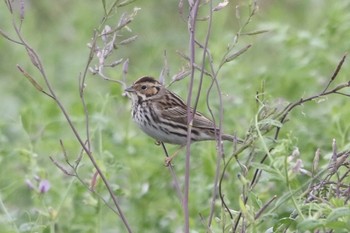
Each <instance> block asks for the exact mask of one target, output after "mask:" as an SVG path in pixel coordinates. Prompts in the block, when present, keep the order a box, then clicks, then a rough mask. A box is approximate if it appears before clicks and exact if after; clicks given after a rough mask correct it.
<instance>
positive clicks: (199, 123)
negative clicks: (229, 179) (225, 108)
mask: <svg viewBox="0 0 350 233" xmlns="http://www.w3.org/2000/svg"><path fill="white" fill-rule="evenodd" d="M125 91H126V92H128V93H129V97H130V98H131V100H132V112H131V115H132V118H133V120H134V121H135V122H136V124H137V125H138V126H139V127H140V128H141V130H142V131H143V132H145V133H146V134H147V135H149V136H151V137H152V138H154V139H155V140H157V141H158V142H163V143H170V144H177V145H180V146H181V147H180V148H182V147H183V146H185V145H186V143H187V128H188V126H187V105H186V104H185V103H184V101H183V100H182V99H181V98H180V97H179V96H177V95H176V94H174V93H173V92H171V91H169V90H168V89H166V88H165V86H164V85H162V84H161V83H160V82H158V81H157V80H155V79H154V78H152V77H148V76H145V77H141V78H139V79H138V80H136V81H135V82H134V84H132V85H131V86H130V87H128V88H126V89H125ZM191 111H193V109H192V108H191ZM215 134H217V135H218V134H219V129H218V128H215V126H214V123H213V122H212V121H211V120H209V119H208V118H206V117H205V116H203V115H202V114H201V113H199V112H197V111H196V112H195V114H194V117H193V122H192V130H191V141H192V142H196V141H205V140H216V137H215ZM221 139H222V140H226V141H231V142H237V143H241V142H242V141H241V140H239V139H237V138H236V137H234V136H231V135H228V134H222V137H221ZM178 151H179V150H178ZM178 151H177V152H178ZM177 152H176V153H175V154H174V155H172V156H170V157H168V158H166V161H165V163H166V166H169V165H170V164H171V160H172V159H173V158H174V157H175V156H176V154H177Z"/></svg>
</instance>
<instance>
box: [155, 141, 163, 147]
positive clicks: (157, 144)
mask: <svg viewBox="0 0 350 233" xmlns="http://www.w3.org/2000/svg"><path fill="white" fill-rule="evenodd" d="M154 144H155V145H156V146H160V144H162V142H161V141H155V142H154Z"/></svg>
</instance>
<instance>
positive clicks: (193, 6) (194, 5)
mask: <svg viewBox="0 0 350 233" xmlns="http://www.w3.org/2000/svg"><path fill="white" fill-rule="evenodd" d="M198 6H199V0H195V1H191V0H189V8H190V13H189V18H188V30H189V34H190V40H189V50H190V63H191V64H190V65H191V77H190V84H189V88H188V96H187V125H188V129H187V144H186V167H185V187H184V197H183V202H182V207H183V211H184V232H185V233H189V232H190V221H189V220H190V219H189V213H188V194H189V186H190V182H189V181H190V157H191V131H192V120H193V116H194V111H192V112H191V102H192V101H191V100H192V89H193V80H194V71H195V66H194V65H195V28H196V18H197V12H198Z"/></svg>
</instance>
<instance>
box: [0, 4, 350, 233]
mask: <svg viewBox="0 0 350 233" xmlns="http://www.w3.org/2000/svg"><path fill="white" fill-rule="evenodd" d="M110 3H111V1H110V2H109V1H107V5H108V4H110ZM215 3H218V1H217V2H215ZM258 5H259V11H258V12H257V14H256V15H255V16H254V17H253V19H252V21H251V22H250V23H249V25H248V27H247V28H246V29H245V30H244V32H253V31H258V30H268V32H267V33H264V34H260V35H254V36H241V37H240V38H239V42H238V44H237V51H238V50H239V49H240V48H243V47H244V46H246V45H248V44H252V45H253V46H252V48H250V49H249V50H248V51H247V52H246V53H244V54H243V55H242V56H240V57H239V58H238V59H236V60H234V61H232V62H231V63H229V64H227V65H225V66H224V68H223V69H222V71H221V73H220V75H219V79H220V84H221V86H222V91H223V93H224V98H223V101H224V109H225V116H224V128H225V131H226V132H228V133H232V132H234V131H235V132H236V133H237V134H238V135H239V136H240V137H243V136H244V135H245V133H246V131H247V129H248V127H249V126H250V124H251V123H252V121H253V119H254V116H255V114H256V111H257V105H256V101H255V94H256V91H257V90H260V86H261V84H262V82H265V96H266V98H267V100H268V101H269V102H270V103H271V104H272V105H275V104H280V103H282V104H284V105H285V103H288V102H291V101H295V100H297V99H300V98H301V97H308V96H310V95H314V94H316V93H319V92H320V91H321V90H323V88H324V87H325V85H326V84H327V82H328V81H329V78H330V76H331V74H332V72H333V71H334V69H335V67H336V65H337V63H338V62H339V60H340V58H341V57H342V55H343V54H344V53H346V52H348V51H349V38H350V1H349V0H343V1H326V0H318V1H305V0H290V1H277V0H275V1H273V0H265V1H258ZM177 6H178V2H177V1H135V2H134V3H132V4H131V5H128V6H126V7H123V8H120V9H118V11H117V12H116V13H115V14H116V17H112V19H111V20H109V21H107V24H110V25H116V24H117V21H116V19H118V17H119V16H120V15H121V14H122V13H123V12H132V11H133V8H134V7H139V8H141V10H139V11H138V14H137V15H136V17H135V19H134V21H133V22H132V23H131V24H130V25H129V28H130V29H131V31H126V30H125V31H123V34H121V35H120V36H121V38H124V39H125V38H127V37H129V36H131V35H137V36H138V39H137V40H136V41H135V42H133V43H131V44H129V45H127V46H123V47H120V48H118V49H117V50H116V52H115V54H114V55H115V56H116V57H115V60H117V59H118V58H128V59H129V67H128V74H127V83H128V84H131V83H132V82H133V81H134V80H135V79H137V78H138V77H140V76H143V75H152V76H155V77H158V76H159V74H160V72H161V69H162V67H163V64H164V61H163V60H164V58H163V54H164V51H166V52H167V58H168V63H169V69H170V76H172V75H174V74H176V73H177V72H179V71H180V70H181V68H182V67H183V66H184V65H185V64H186V63H185V61H184V60H183V59H182V58H181V57H180V56H179V55H178V54H177V51H183V52H184V53H188V52H187V51H188V38H189V35H188V33H187V24H186V22H185V21H183V20H182V19H181V17H180V16H179V13H178V8H177ZM236 6H239V8H238V9H239V11H240V19H237V13H236V11H237V7H236ZM247 12H248V7H247V5H246V1H231V2H230V3H229V5H228V7H226V8H224V9H223V10H221V11H219V12H215V14H214V21H213V31H212V36H211V38H210V44H209V48H210V50H211V52H212V55H213V58H214V63H215V65H218V63H219V61H220V59H221V57H222V54H223V53H224V52H225V49H226V47H227V45H228V44H229V43H231V41H232V38H233V37H234V35H235V33H236V32H237V30H238V29H239V27H240V23H243V22H244V21H245V20H246V19H247ZM17 15H18V14H17ZM202 15H203V16H205V14H204V13H203V14H202ZM184 16H185V17H186V13H184ZM102 17H103V7H102V3H101V2H99V1H91V0H90V1H82V0H78V1H67V0H62V1H25V15H24V21H23V25H22V31H23V35H24V37H25V40H26V41H27V42H28V43H29V44H30V45H31V46H32V47H33V48H34V49H35V50H36V51H37V52H38V54H39V55H40V57H41V59H42V61H43V65H44V67H45V69H46V73H47V76H48V77H49V79H50V81H51V82H52V85H53V87H54V89H55V90H56V91H57V95H58V97H59V98H61V100H62V102H63V104H64V106H65V107H66V109H67V111H68V112H69V114H70V115H71V117H72V119H73V121H74V124H75V125H76V126H77V127H78V129H79V130H80V132H81V133H82V134H83V135H84V126H85V122H84V120H85V118H84V114H83V109H82V106H81V102H80V98H79V89H78V77H79V74H80V73H81V72H83V69H84V67H85V65H86V62H87V57H88V54H89V49H88V48H87V46H86V45H87V43H89V42H90V39H91V37H92V35H93V30H94V28H96V27H97V26H98V25H99V24H100V22H101V19H102ZM198 24H199V26H198V30H199V32H198V37H199V40H202V41H203V35H204V31H201V30H203V29H204V28H205V25H204V22H199V23H198ZM0 29H1V30H2V31H4V32H6V33H7V34H8V35H10V36H11V37H14V38H15V32H14V30H13V28H12V16H11V15H10V14H9V13H8V11H7V8H6V6H5V4H4V2H2V3H1V7H0ZM0 60H1V62H0V70H1V78H0V99H1V104H0V112H1V114H0V144H1V147H0V168H1V169H0V198H1V205H2V208H1V210H2V211H1V212H0V214H1V216H0V217H1V219H0V228H1V229H2V230H1V232H16V231H17V232H54V231H56V232H124V227H123V225H122V223H121V222H120V221H119V220H118V217H117V216H116V215H115V214H113V212H111V211H110V210H109V209H108V208H106V206H105V205H104V203H102V202H101V201H99V199H98V198H97V197H95V196H94V195H92V194H91V193H90V192H89V191H88V190H87V189H86V187H84V186H82V185H81V184H80V183H79V182H77V180H76V179H74V178H71V177H68V176H66V175H64V174H63V173H62V172H61V171H60V170H59V169H58V168H57V167H56V166H55V165H54V164H53V163H52V162H51V161H50V159H49V156H53V157H54V158H55V159H56V160H58V161H60V162H61V161H62V164H63V166H65V163H64V158H63V155H62V150H61V148H60V144H59V140H60V139H61V140H62V141H63V142H64V145H65V148H66V150H67V154H68V156H69V158H70V159H71V161H74V159H76V157H77V156H78V155H79V153H80V147H79V144H78V143H77V141H76V140H75V138H74V136H73V134H72V132H71V130H70V129H69V127H68V124H67V122H66V120H65V119H64V117H63V115H62V114H61V112H60V111H59V109H58V108H57V106H56V105H55V104H54V102H53V101H52V100H51V99H49V98H47V97H46V96H44V95H42V94H40V93H39V92H37V91H36V90H35V89H34V88H33V87H32V86H31V84H30V83H29V82H28V80H27V79H26V78H24V77H23V75H22V74H21V73H20V72H19V71H18V70H17V68H16V64H19V65H21V66H22V67H23V68H24V69H25V70H27V71H28V72H29V73H31V74H32V76H33V77H34V78H35V79H36V80H37V81H38V83H40V84H41V85H43V86H44V82H43V80H42V79H41V78H40V75H39V73H38V72H37V71H36V70H35V69H34V68H33V67H32V65H31V62H30V59H29V58H28V57H27V55H26V52H25V50H24V49H23V48H22V47H20V46H19V45H16V44H14V43H10V42H9V41H7V40H5V39H4V38H1V39H0ZM93 63H94V64H96V61H94V62H93ZM348 64H349V62H348V61H346V62H345V64H344V66H343V69H342V70H341V73H340V74H339V76H338V78H337V80H336V81H335V83H341V82H345V81H347V80H349V77H350V75H349V74H350V68H349V65H348ZM107 74H108V76H109V77H111V78H112V79H121V77H122V67H121V66H118V67H115V68H113V69H110V70H109V71H108V73H107ZM170 81H171V80H170V79H167V80H166V82H167V83H169V82H170ZM208 84H209V82H208V81H206V82H205V84H204V87H205V88H207V87H208ZM86 85H87V86H86V92H85V94H86V102H87V106H88V108H89V114H90V117H91V118H90V120H91V122H90V127H91V133H92V144H93V148H94V155H95V157H96V159H97V160H98V163H99V164H100V166H101V167H102V169H103V170H104V172H105V173H106V175H107V178H108V180H109V181H110V182H111V184H112V186H113V188H114V189H115V192H116V193H117V196H118V199H119V201H120V205H121V207H122V209H123V210H124V212H125V214H126V216H127V218H128V220H129V222H130V224H131V226H132V229H133V230H134V231H135V232H181V229H182V224H183V217H182V209H181V203H180V202H179V201H178V199H177V196H176V192H175V191H174V189H173V183H172V178H171V175H170V173H169V171H168V169H166V168H165V167H164V166H163V160H164V155H163V152H162V149H161V147H158V146H156V145H154V141H153V140H152V139H151V138H149V137H147V136H145V135H144V134H143V133H141V132H140V130H139V129H138V128H137V127H136V126H135V125H134V124H133V122H132V121H131V118H130V102H129V100H128V99H127V98H125V97H123V96H122V93H123V90H122V87H121V86H120V85H118V84H115V83H112V82H107V81H104V80H102V79H101V78H99V77H97V76H93V75H91V74H89V75H88V77H87V81H86ZM171 89H172V90H173V91H174V92H176V93H178V94H179V95H180V96H182V97H183V98H185V97H186V94H187V81H186V80H184V81H181V82H177V83H175V84H173V85H172V86H171ZM348 93H349V92H348ZM203 96H204V95H203ZM214 96H215V95H214ZM212 103H213V108H214V112H215V113H216V114H218V111H217V110H218V109H217V103H218V102H217V100H216V99H214V100H213V101H212ZM199 110H200V111H202V112H203V113H205V114H206V115H209V114H208V111H207V110H206V104H205V98H204V97H203V98H201V100H200V105H199ZM216 116H217V115H216ZM348 119H350V101H349V98H346V97H344V96H340V95H337V96H330V97H328V98H323V99H322V101H314V102H312V103H308V104H305V105H303V106H301V107H298V108H297V109H295V111H293V113H292V114H291V116H290V121H289V122H288V123H287V124H286V125H285V126H284V127H283V130H282V135H281V139H288V140H291V144H293V146H297V147H298V148H299V150H300V152H301V156H302V159H303V161H304V163H305V166H306V168H308V169H309V168H310V163H311V162H312V158H313V154H314V152H315V150H316V149H317V148H321V151H322V153H323V155H325V154H327V153H328V152H329V151H330V150H331V144H332V139H333V138H335V139H336V140H337V143H338V147H339V148H345V147H347V146H348V141H349V138H350V135H349V123H348V122H349V120H348ZM226 147H227V151H229V150H230V147H229V146H226ZM175 148H176V147H175V146H169V150H170V151H173V150H175ZM228 153H229V152H228ZM184 154H185V152H184V151H183V152H182V153H180V155H179V156H178V157H177V158H176V159H175V164H176V166H175V170H176V171H177V174H178V177H179V179H180V181H181V183H182V181H183V177H184V157H185V155H184ZM288 155H289V154H285V155H284V156H288ZM215 156H216V154H215V143H213V142H204V143H198V144H194V145H193V146H192V169H191V185H190V215H191V226H192V228H193V229H194V230H193V232H204V230H205V229H206V228H205V226H204V225H203V224H202V223H201V221H200V218H199V213H201V214H202V215H203V216H207V215H208V213H209V207H210V205H209V203H210V200H211V199H210V198H211V194H212V185H213V180H214V173H215V161H216V157H215ZM244 159H245V158H242V160H244ZM325 161H326V160H324V161H323V160H322V161H321V162H325ZM239 171H240V169H239V167H238V166H237V165H232V167H231V168H230V173H229V175H230V178H229V180H228V181H227V187H226V190H227V197H228V198H229V200H230V203H231V205H232V207H233V208H234V209H235V210H239V205H238V200H237V199H238V198H237V195H239V193H240V191H239V190H238V189H239V187H240V186H241V184H240V181H239V180H238V179H237V178H236V175H237V173H238V172H239ZM93 172H94V170H93V168H92V166H91V164H90V162H89V160H88V159H87V158H85V157H84V159H83V161H82V166H81V168H80V169H79V173H80V175H81V177H82V178H83V179H84V181H86V182H87V183H89V182H90V180H91V177H92V174H93ZM35 177H39V179H41V180H43V179H47V180H49V182H50V184H51V188H50V190H49V191H48V192H47V193H43V194H39V193H38V192H35V191H34V190H32V189H30V188H28V186H27V185H26V182H25V181H26V180H27V181H28V180H30V181H31V182H32V183H33V184H34V185H35V186H36V185H37V181H36V179H35ZM97 189H98V190H99V191H100V192H101V193H102V196H103V197H105V198H106V199H108V194H107V193H106V191H105V190H104V188H103V186H102V183H101V182H99V184H98V186H97ZM281 193H283V190H280V189H279V188H278V186H277V185H276V183H269V186H265V187H264V188H262V189H261V190H260V191H259V195H260V196H261V198H262V199H264V197H266V199H269V198H270V197H271V195H272V194H276V195H279V194H281ZM218 208H219V207H218ZM5 210H6V211H7V213H6V211H5ZM288 211H290V209H288V207H285V208H284V207H281V208H279V209H278V210H277V212H276V213H275V214H276V216H274V218H276V219H278V218H280V217H281V216H283V215H287V216H288V214H286V213H289V212H288ZM216 215H220V213H216ZM10 217H11V218H12V220H13V221H14V222H13V224H12V223H11V218H10ZM274 218H272V220H271V222H268V223H267V224H266V225H265V228H264V226H263V228H262V229H267V228H268V227H269V224H270V225H271V224H273V219H274ZM14 225H15V226H16V227H14ZM217 225H219V223H218V224H217ZM215 227H217V226H216V225H215V224H214V229H215Z"/></svg>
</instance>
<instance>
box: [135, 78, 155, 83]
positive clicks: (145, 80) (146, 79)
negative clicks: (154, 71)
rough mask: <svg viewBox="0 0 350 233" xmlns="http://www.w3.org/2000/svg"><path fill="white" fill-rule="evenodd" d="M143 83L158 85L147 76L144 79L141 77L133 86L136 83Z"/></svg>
mask: <svg viewBox="0 0 350 233" xmlns="http://www.w3.org/2000/svg"><path fill="white" fill-rule="evenodd" d="M143 82H150V83H159V82H158V81H157V80H155V79H154V78H152V77H149V76H145V77H142V78H140V79H138V80H137V81H136V82H135V84H137V83H143Z"/></svg>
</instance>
